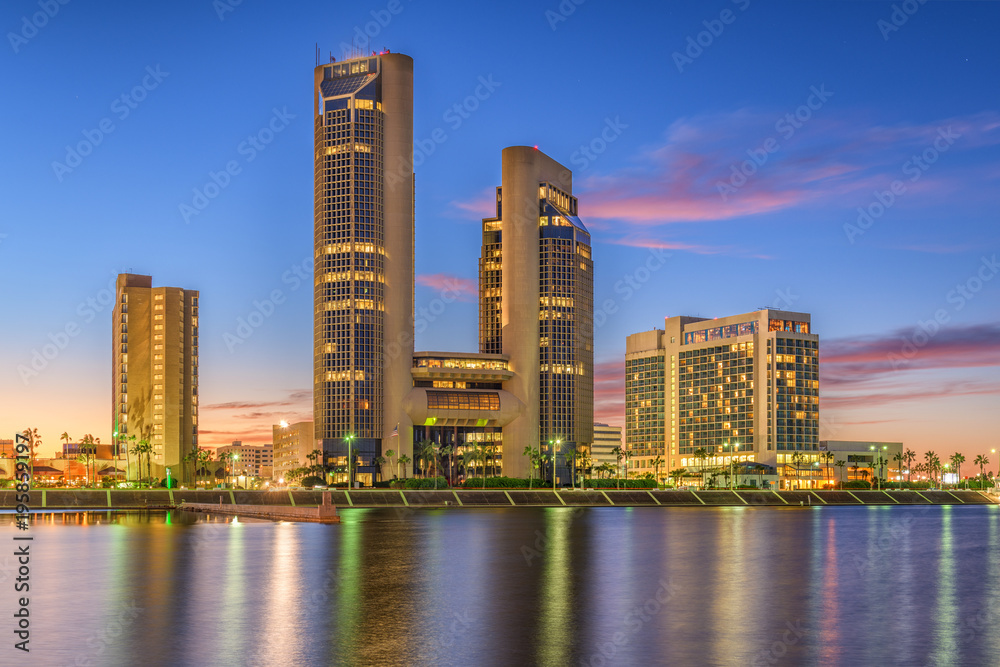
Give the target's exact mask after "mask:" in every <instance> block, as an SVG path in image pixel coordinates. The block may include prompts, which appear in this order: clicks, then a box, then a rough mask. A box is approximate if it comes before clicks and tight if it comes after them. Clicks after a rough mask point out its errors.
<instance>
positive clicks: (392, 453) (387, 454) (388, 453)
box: [385, 449, 396, 477]
mask: <svg viewBox="0 0 1000 667" xmlns="http://www.w3.org/2000/svg"><path fill="white" fill-rule="evenodd" d="M394 456H396V452H395V450H392V449H387V450H385V457H386V458H387V459H389V467H390V468H391V469H392V475H393V477H395V476H396V464H395V463H393V462H392V459H393V457H394Z"/></svg>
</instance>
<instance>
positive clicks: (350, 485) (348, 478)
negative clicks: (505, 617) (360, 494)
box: [345, 433, 354, 489]
mask: <svg viewBox="0 0 1000 667" xmlns="http://www.w3.org/2000/svg"><path fill="white" fill-rule="evenodd" d="M345 440H347V488H349V489H353V488H354V484H352V483H351V468H353V467H354V466H352V465H351V463H352V462H353V461H352V459H351V445H352V443H353V442H354V434H353V433H351V434H349V435H348V436H347V437H346V438H345Z"/></svg>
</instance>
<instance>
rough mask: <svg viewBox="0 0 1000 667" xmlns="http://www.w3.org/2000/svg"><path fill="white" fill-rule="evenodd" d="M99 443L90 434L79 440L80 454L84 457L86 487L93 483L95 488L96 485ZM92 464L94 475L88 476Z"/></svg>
mask: <svg viewBox="0 0 1000 667" xmlns="http://www.w3.org/2000/svg"><path fill="white" fill-rule="evenodd" d="M100 442H101V440H100V438H95V437H94V436H92V435H91V434H90V433H88V434H86V435H85V436H83V438H82V439H81V440H80V453H81V454H83V456H84V461H83V463H84V466H85V467H86V468H87V484H88V486H89V485H90V484H91V483H92V482H93V483H94V485H95V486H96V483H97V445H98V444H99V443H100ZM91 463H93V467H94V474H93V476H91V474H90V466H91Z"/></svg>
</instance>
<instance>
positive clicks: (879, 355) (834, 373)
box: [820, 322, 1000, 387]
mask: <svg viewBox="0 0 1000 667" xmlns="http://www.w3.org/2000/svg"><path fill="white" fill-rule="evenodd" d="M939 326H941V329H940V330H939V331H937V332H936V333H934V334H933V335H930V336H928V335H927V334H926V333H923V329H921V328H920V327H914V328H912V329H898V330H896V331H893V332H890V333H888V334H886V335H883V336H870V337H861V338H849V339H838V340H831V341H829V342H824V343H822V346H821V350H820V355H821V356H820V374H821V380H822V382H823V386H826V387H838V386H843V385H856V384H858V383H860V382H863V381H866V380H871V379H877V378H880V377H884V376H886V375H888V374H893V373H897V372H905V371H915V370H928V369H945V368H980V367H989V366H1000V322H995V323H990V324H976V325H962V326H960V325H949V324H944V325H939ZM923 340H926V341H927V342H926V343H925V344H924V345H922V346H917V345H915V344H914V342H915V341H916V342H919V341H923Z"/></svg>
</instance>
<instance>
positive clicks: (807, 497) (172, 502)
mask: <svg viewBox="0 0 1000 667" xmlns="http://www.w3.org/2000/svg"><path fill="white" fill-rule="evenodd" d="M324 493H328V494H330V498H331V501H332V503H333V506H334V507H336V508H337V509H338V510H339V509H352V508H379V507H383V508H386V507H397V508H409V509H420V508H427V509H469V508H497V507H514V508H516V507H784V508H798V507H851V506H866V505H872V506H890V507H891V506H894V505H906V506H926V505H997V504H1000V501H998V499H996V498H994V497H991V496H989V495H987V494H986V493H983V492H980V491H962V490H934V491H925V490H921V491H917V490H902V491H900V490H894V489H893V490H883V491H873V490H855V489H850V490H847V489H845V490H835V491H819V490H817V491H806V490H801V491H760V490H738V491H728V490H711V491H693V490H674V489H665V490H657V489H648V490H646V489H628V490H625V489H623V490H615V489H588V490H579V489H578V490H575V491H573V490H569V489H567V490H559V491H553V490H552V489H541V490H539V489H534V490H528V489H447V490H440V491H433V490H404V489H353V490H347V489H330V490H326V491H321V490H317V491H311V490H310V491H307V490H288V491H245V490H236V489H233V490H230V489H213V490H207V491H204V490H199V491H193V490H179V489H171V490H167V489H150V490H110V489H103V490H94V489H86V490H66V489H52V490H48V489H42V490H34V491H32V492H31V500H30V501H29V503H28V505H29V506H30V507H31V510H32V513H41V512H44V511H45V510H60V511H62V510H80V511H113V510H170V509H183V505H184V504H188V505H193V504H198V505H201V506H203V507H204V506H205V505H216V506H222V507H226V506H228V507H229V508H230V509H232V508H233V507H236V506H269V507H276V508H281V507H285V508H288V509H290V510H294V509H295V508H315V507H318V506H320V505H322V504H323V494H324ZM14 494H15V492H14V491H11V490H6V489H4V490H0V510H4V511H13V510H14V509H15V507H16V505H17V503H16V502H15V501H14ZM294 513H295V514H297V513H298V511H295V512H294Z"/></svg>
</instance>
